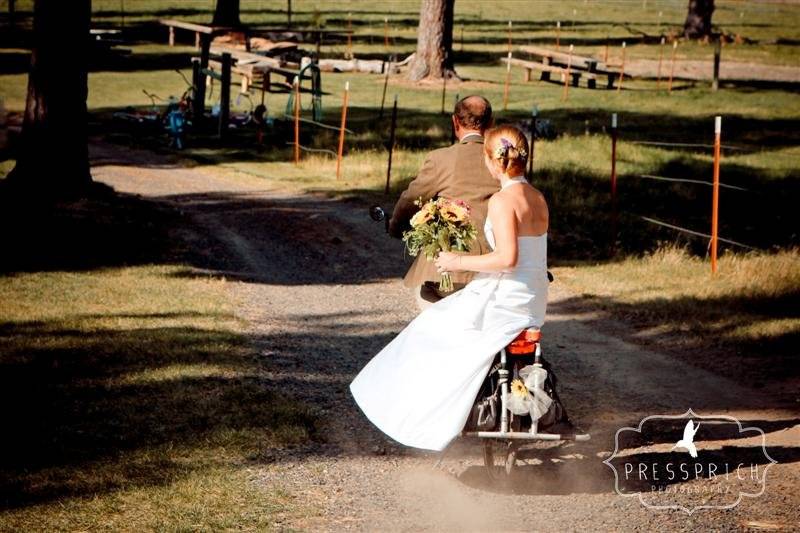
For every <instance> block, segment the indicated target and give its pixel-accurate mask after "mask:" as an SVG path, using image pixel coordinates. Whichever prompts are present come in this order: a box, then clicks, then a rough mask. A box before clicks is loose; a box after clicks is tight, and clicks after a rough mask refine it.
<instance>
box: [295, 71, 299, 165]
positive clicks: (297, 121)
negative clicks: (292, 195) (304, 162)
mask: <svg viewBox="0 0 800 533" xmlns="http://www.w3.org/2000/svg"><path fill="white" fill-rule="evenodd" d="M294 164H295V165H299V164H300V78H298V77H297V76H295V77H294Z"/></svg>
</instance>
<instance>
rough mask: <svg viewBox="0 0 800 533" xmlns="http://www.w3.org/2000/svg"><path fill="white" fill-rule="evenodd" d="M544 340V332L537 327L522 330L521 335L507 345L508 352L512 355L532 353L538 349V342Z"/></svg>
mask: <svg viewBox="0 0 800 533" xmlns="http://www.w3.org/2000/svg"><path fill="white" fill-rule="evenodd" d="M541 340H542V332H541V331H540V330H538V329H536V328H528V329H523V330H522V331H520V333H519V335H517V336H516V337H514V340H513V341H511V343H509V345H508V346H506V352H508V353H509V354H512V355H526V354H532V353H534V352H535V351H536V344H538V343H539V342H540V341H541Z"/></svg>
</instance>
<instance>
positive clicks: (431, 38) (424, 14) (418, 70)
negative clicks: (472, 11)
mask: <svg viewBox="0 0 800 533" xmlns="http://www.w3.org/2000/svg"><path fill="white" fill-rule="evenodd" d="M454 5H455V0H422V6H421V8H420V13H419V29H418V30H417V51H416V53H415V54H414V59H412V61H411V64H410V65H409V71H408V78H409V79H410V80H412V81H419V80H421V79H424V78H429V79H442V76H447V77H448V78H453V77H457V75H456V72H455V69H454V68H453V53H452V49H453V8H454Z"/></svg>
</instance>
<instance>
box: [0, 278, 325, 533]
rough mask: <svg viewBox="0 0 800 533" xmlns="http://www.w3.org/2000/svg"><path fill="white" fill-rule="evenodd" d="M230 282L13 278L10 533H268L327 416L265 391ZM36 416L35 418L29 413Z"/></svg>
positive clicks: (3, 361) (3, 298) (5, 342)
mask: <svg viewBox="0 0 800 533" xmlns="http://www.w3.org/2000/svg"><path fill="white" fill-rule="evenodd" d="M232 305H233V303H232V302H231V301H230V299H229V296H228V295H227V288H226V284H225V281H224V280H220V279H212V278H204V277H196V276H193V275H191V272H187V271H186V270H185V268H183V267H178V266H141V267H129V268H114V269H107V270H103V271H90V272H72V273H70V272H49V273H20V274H17V275H14V276H6V277H3V278H0V316H2V317H3V318H2V320H3V321H2V326H1V327H2V331H1V332H0V353H2V356H0V366H2V396H3V406H4V407H3V411H4V414H3V419H4V428H5V434H6V435H7V436H8V437H9V438H8V439H7V441H6V447H5V448H6V452H5V454H4V456H5V459H4V460H3V461H2V466H1V467H0V470H2V472H3V474H2V482H0V501H2V509H3V510H2V511H0V529H4V530H8V529H16V530H20V529H25V530H33V529H35V530H55V529H70V530H76V529H91V530H94V529H99V528H104V529H125V530H131V531H133V530H142V529H170V530H183V529H195V528H197V527H202V528H208V529H227V528H237V529H239V528H246V529H266V528H269V527H270V524H272V523H274V520H275V518H276V516H278V515H280V514H281V513H284V514H285V513H294V512H300V511H299V509H300V508H301V507H302V506H301V505H298V504H297V503H296V502H294V501H293V500H292V499H291V498H289V497H288V496H287V495H285V494H281V493H279V492H276V491H274V490H273V489H271V488H269V487H265V486H262V485H260V484H259V483H258V481H257V479H256V478H257V475H256V474H257V472H258V470H259V469H262V468H268V466H265V464H264V458H265V457H266V456H267V454H268V453H269V452H270V450H274V449H278V448H284V447H286V446H294V445H298V444H303V443H305V442H307V441H308V439H310V438H316V436H315V429H314V423H315V422H314V417H313V415H312V414H311V413H310V412H309V411H308V410H307V409H306V408H304V407H303V406H302V405H299V404H297V403H295V402H289V401H287V400H285V399H283V398H282V397H280V396H278V395H277V394H275V393H273V392H271V391H270V390H268V389H267V388H266V387H265V385H264V384H263V382H262V381H261V380H260V378H259V371H260V370H259V365H258V363H257V362H256V360H255V359H254V357H253V355H252V353H251V352H250V351H249V347H248V345H247V343H246V341H245V337H244V335H243V333H242V331H241V324H240V323H239V321H238V320H237V319H236V318H235V317H234V316H233V307H232ZM21 406H24V408H21Z"/></svg>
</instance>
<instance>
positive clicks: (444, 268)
mask: <svg viewBox="0 0 800 533" xmlns="http://www.w3.org/2000/svg"><path fill="white" fill-rule="evenodd" d="M459 257H461V256H459V255H458V254H454V253H453V252H440V253H439V256H438V257H437V258H436V270H437V271H439V272H440V273H441V272H459V271H460V270H461V268H460V266H461V265H460V261H459Z"/></svg>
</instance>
